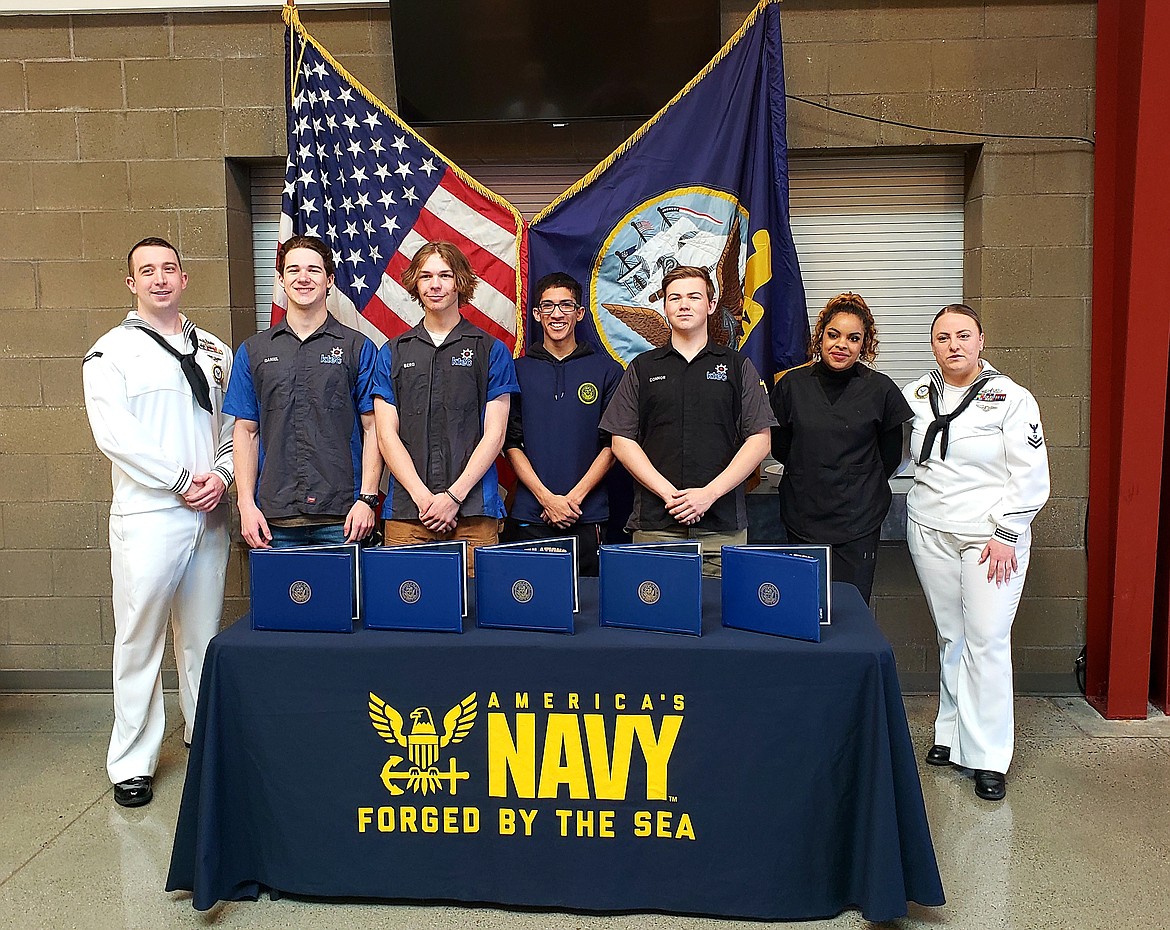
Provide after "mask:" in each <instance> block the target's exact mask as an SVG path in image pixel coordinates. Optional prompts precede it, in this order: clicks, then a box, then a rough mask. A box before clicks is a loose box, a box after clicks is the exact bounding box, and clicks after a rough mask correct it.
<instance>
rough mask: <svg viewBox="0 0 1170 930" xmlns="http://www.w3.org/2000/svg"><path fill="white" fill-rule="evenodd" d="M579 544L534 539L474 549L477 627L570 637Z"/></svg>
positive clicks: (569, 539)
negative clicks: (563, 634)
mask: <svg viewBox="0 0 1170 930" xmlns="http://www.w3.org/2000/svg"><path fill="white" fill-rule="evenodd" d="M577 608H578V597H577V539H576V537H573V536H567V537H563V538H561V537H556V538H553V539H531V540H525V541H523V542H516V543H501V544H500V545H498V546H480V547H479V548H478V549H476V550H475V625H476V626H478V627H484V628H486V629H501V630H537V631H540V632H543V633H572V632H573V614H575V613H576V612H577Z"/></svg>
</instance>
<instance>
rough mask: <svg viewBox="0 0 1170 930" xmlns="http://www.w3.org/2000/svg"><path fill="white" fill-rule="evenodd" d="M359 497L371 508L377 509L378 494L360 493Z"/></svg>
mask: <svg viewBox="0 0 1170 930" xmlns="http://www.w3.org/2000/svg"><path fill="white" fill-rule="evenodd" d="M357 499H358V500H359V501H361V502H362V503H363V504H365V505H366V506H367V507H369V508H370V510H373V511H377V509H378V495H377V494H359V495H358V496H357Z"/></svg>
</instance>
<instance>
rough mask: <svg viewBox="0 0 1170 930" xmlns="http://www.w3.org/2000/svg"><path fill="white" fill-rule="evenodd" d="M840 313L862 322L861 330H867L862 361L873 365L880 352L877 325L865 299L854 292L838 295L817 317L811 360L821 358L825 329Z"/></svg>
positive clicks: (810, 354)
mask: <svg viewBox="0 0 1170 930" xmlns="http://www.w3.org/2000/svg"><path fill="white" fill-rule="evenodd" d="M838 313H849V314H852V315H853V316H855V317H857V318H858V319H859V320H861V328H862V329H863V330H865V338H864V339H863V340H862V343H861V360H862V361H863V362H870V363H872V362H873V360H874V359H876V358H877V352H878V334H877V323H875V322H874V321H873V313H872V311H871V310H870V309H869V305H868V304H867V303H866V302H865V298H863V297H862V296H861V295H860V294H854V293H853V292H852V291H846V292H845V293H843V294H838V295H837V296H836V297H834V298H832V299H831V300H830V301H829V302H828V303H827V304H825V309H824V310H822V311H821V313H820V316H818V317H817V322H816V325H815V326H814V327H813V332H812V339H811V340H810V341H809V344H808V357H809V359H810V360H816V359H819V358H820V357H821V342H822V341H823V340H824V338H825V329H826V327H828V325H829V324H830V323H831V322H832V321H833V317H835V316H836V315H837V314H838Z"/></svg>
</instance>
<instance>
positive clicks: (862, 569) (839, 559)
mask: <svg viewBox="0 0 1170 930" xmlns="http://www.w3.org/2000/svg"><path fill="white" fill-rule="evenodd" d="M786 532H787V533H788V542H789V543H790V544H791V545H794V546H823V545H825V542H824V541H823V540H819V539H810V538H808V537H805V536H800V535H799V534H797V533H794V532H792V530H786ZM881 538H882V530H881V527H878V528H877V529H876V530H874V531H873V532H872V533H870V534H869V535H868V536H862V537H861V538H860V539H851V540H849V541H848V542H843V543H833V580H834V581H846V582H848V583H849V584H851V585H853V586H854V587H856V588H857V590H858V591H860V592H861V596H862V597H863V598H865V603H867V604H868V603H869V597H870V595H871V594H872V593H873V573H874V569H876V568H877V549H878V543H880V542H881Z"/></svg>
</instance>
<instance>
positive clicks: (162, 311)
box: [82, 237, 233, 807]
mask: <svg viewBox="0 0 1170 930" xmlns="http://www.w3.org/2000/svg"><path fill="white" fill-rule="evenodd" d="M126 263H127V270H128V272H129V274H128V276H127V278H126V286H127V287H129V288H130V292H131V293H132V294H134V296H135V298H136V309H135V310H134V311H131V313H130V314H129V315H127V317H126V319H125V320H123V321H122V323H121V324H120V325H118V326H116V327H114V329H112V330H110V332H108V333H106V334H105V335H104V336H102V337H101V338H100V339H99V340H98V341H97V342H96V343H95V344H94V346H93V348H92V349H91V350H90V351H89V353H88V354H87V355H86V356H85V360H84V362H83V364H82V380H83V383H84V388H85V409H86V412H87V413H88V415H89V422H90V428H91V429H92V430H93V437H94V441H95V442H96V443H97V446H98V448H99V449H100V450H101V451H102V452H103V453H104V454H105V455H106V457H107V458H108V459H109V460H110V462H111V464H112V467H111V476H112V480H113V488H114V494H113V502H112V504H111V506H110V564H111V570H112V573H113V602H114V729H113V734H112V736H111V737H110V748H109V753H108V755H107V758H106V770H107V772H108V773H109V776H110V781H111V782H113V783H114V800H115V801H117V802H118V803H119V804H121V805H123V806H124V807H138V806H141V805H143V804H148V803H150V800H151V798H152V797H153V796H154V786H153V783H154V772H155V767H156V766H157V765H158V757H159V750H160V748H161V746H162V740H163V733H164V726H165V721H164V717H163V693H162V659H163V648H164V645H165V641H166V627H167V618H168V616H169V617H170V619H171V626H172V629H173V635H174V643H175V659H176V664H177V666H178V675H179V706H180V708H181V709H182V712H183V717H184V720H185V727H184V738H183V739H184V742H186V743H188V744H189V743H190V741H191V730H192V726H193V725H194V722H195V702H196V699H197V697H198V695H199V677H200V674H201V673H202V670H203V656H204V653H205V652H206V651H207V643H208V642H209V641H210V639H211V637H212V636H214V635H215V633H216V632H217V631H218V629H219V620H220V615H221V614H222V612H223V589H224V577H225V573H226V571H227V557H228V547H229V543H230V532H229V516H230V509H229V505H228V499H227V489H228V487H229V486H230V485H231V483H232V426H233V418H232V417H230V416H227V415H225V414H224V413H223V410H222V403H223V394H224V389H225V387H226V385H227V380H228V375H229V373H230V366H231V360H232V355H231V352H230V350H229V349H228V347H227V346H226V345H224V343H222V342H220V340H219V339H217V338H216V337H215V336H213V335H211V334H210V333H207V332H204V331H203V330H201V329H198V328H196V326H195V325H194V324H193V323H192V322H191V321H190V320H188V319H187V318H186V317H184V316H183V315H182V314H181V313H180V312H179V301H180V298H181V297H182V293H183V290H184V289H185V288H186V287H187V275H186V273H185V272H184V271H183V268H182V263H181V260H180V258H179V253H178V250H176V249H175V247H174V246H172V245H171V244H170V243H169V242H167V241H166V240H165V239H159V238H155V237H151V238H148V239H143V240H142V241H141V242H139V243H137V244H136V245H135V246H134V247H133V248H132V249H131V250H130V253H129V255H128V256H127V260H126Z"/></svg>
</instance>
